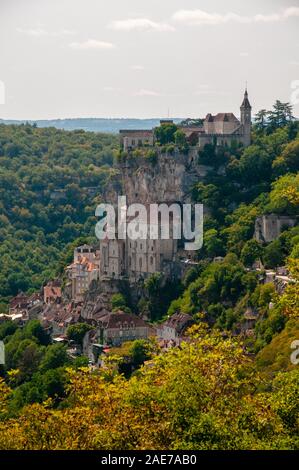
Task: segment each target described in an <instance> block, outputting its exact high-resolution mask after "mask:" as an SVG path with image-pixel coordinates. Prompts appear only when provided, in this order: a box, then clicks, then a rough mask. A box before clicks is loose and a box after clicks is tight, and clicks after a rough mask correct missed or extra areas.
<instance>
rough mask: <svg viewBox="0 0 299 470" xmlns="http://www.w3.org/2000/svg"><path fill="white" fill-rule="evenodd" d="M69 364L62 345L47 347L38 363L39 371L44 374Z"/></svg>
mask: <svg viewBox="0 0 299 470" xmlns="http://www.w3.org/2000/svg"><path fill="white" fill-rule="evenodd" d="M69 362H70V361H69V358H68V356H67V352H66V347H65V346H64V345H62V344H53V345H50V346H48V347H47V349H46V351H45V355H44V357H43V359H42V361H41V363H40V370H41V371H42V372H46V371H47V370H49V369H57V368H58V367H62V366H65V365H66V364H68V363H69Z"/></svg>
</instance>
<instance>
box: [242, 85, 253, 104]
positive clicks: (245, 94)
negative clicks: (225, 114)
mask: <svg viewBox="0 0 299 470" xmlns="http://www.w3.org/2000/svg"><path fill="white" fill-rule="evenodd" d="M241 108H251V104H250V103H249V99H248V92H247V88H246V89H245V93H244V99H243V102H242V104H241Z"/></svg>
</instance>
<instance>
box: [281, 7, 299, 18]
mask: <svg viewBox="0 0 299 470" xmlns="http://www.w3.org/2000/svg"><path fill="white" fill-rule="evenodd" d="M283 14H284V17H285V18H290V17H292V16H299V8H298V7H289V8H287V9H286V10H285V11H284V12H283Z"/></svg>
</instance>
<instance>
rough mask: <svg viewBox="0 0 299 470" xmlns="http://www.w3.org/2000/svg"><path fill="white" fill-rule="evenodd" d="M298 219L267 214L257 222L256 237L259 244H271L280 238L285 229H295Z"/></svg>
mask: <svg viewBox="0 0 299 470" xmlns="http://www.w3.org/2000/svg"><path fill="white" fill-rule="evenodd" d="M296 221H297V219H296V217H290V216H288V215H277V214H266V215H262V216H261V217H258V218H257V219H256V221H255V230H254V236H255V238H256V240H257V241H258V242H262V243H269V242H272V241H273V240H275V239H276V238H278V237H279V235H280V234H281V232H282V230H283V229H284V228H290V227H294V226H295V225H296Z"/></svg>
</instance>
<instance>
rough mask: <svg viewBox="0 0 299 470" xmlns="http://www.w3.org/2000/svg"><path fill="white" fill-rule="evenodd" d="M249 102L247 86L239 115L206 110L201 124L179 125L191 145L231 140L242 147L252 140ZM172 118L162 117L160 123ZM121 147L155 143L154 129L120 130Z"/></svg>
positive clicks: (165, 122) (132, 147)
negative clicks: (206, 112)
mask: <svg viewBox="0 0 299 470" xmlns="http://www.w3.org/2000/svg"><path fill="white" fill-rule="evenodd" d="M251 109H252V108H251V105H250V102H249V99H248V92H247V89H246V90H245V93H244V98H243V101H242V104H241V107H240V119H238V118H237V117H236V116H235V115H234V114H233V113H231V112H228V113H218V114H216V115H215V116H213V115H212V114H210V113H209V114H207V115H206V117H205V119H204V121H203V125H202V126H194V127H188V126H187V127H185V126H178V127H179V128H180V129H181V130H182V131H183V132H184V134H185V135H186V138H187V140H188V141H189V142H190V143H191V142H192V145H196V146H197V147H199V148H203V147H204V146H205V145H206V144H214V145H218V146H220V145H222V146H224V145H227V146H231V145H232V144H233V143H236V144H241V145H243V146H244V147H248V146H249V145H250V140H251V137H250V136H251ZM169 122H172V121H169V120H167V121H161V125H163V124H167V123H169ZM120 143H121V147H122V148H123V149H124V150H125V151H128V150H132V149H134V148H138V147H143V146H153V145H154V144H155V129H153V130H121V131H120Z"/></svg>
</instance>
